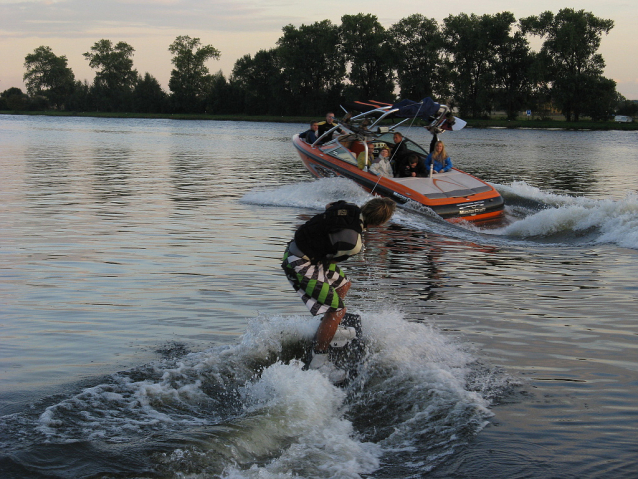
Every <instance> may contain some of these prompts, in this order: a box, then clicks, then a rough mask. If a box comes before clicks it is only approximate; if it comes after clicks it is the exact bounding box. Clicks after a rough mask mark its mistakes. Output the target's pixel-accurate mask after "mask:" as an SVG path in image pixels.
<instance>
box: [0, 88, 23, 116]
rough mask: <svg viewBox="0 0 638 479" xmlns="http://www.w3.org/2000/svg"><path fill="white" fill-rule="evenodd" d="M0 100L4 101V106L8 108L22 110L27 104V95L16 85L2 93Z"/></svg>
mask: <svg viewBox="0 0 638 479" xmlns="http://www.w3.org/2000/svg"><path fill="white" fill-rule="evenodd" d="M0 100H2V102H3V103H4V105H3V106H6V108H3V109H6V110H13V111H20V110H24V109H25V108H26V106H27V96H26V95H25V94H24V93H22V90H20V89H19V88H16V87H11V88H9V89H8V90H5V91H3V92H2V93H0Z"/></svg>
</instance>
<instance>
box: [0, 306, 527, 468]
mask: <svg viewBox="0 0 638 479" xmlns="http://www.w3.org/2000/svg"><path fill="white" fill-rule="evenodd" d="M359 314H361V316H362V323H363V334H364V337H365V339H366V342H367V351H366V354H365V357H364V359H363V360H362V362H361V365H360V367H359V371H358V375H357V376H356V378H355V379H353V380H352V381H351V382H350V383H349V384H348V385H347V386H345V387H343V388H338V387H335V386H333V385H332V384H330V383H329V382H328V380H327V379H325V378H324V377H323V376H321V375H320V374H319V373H318V372H316V371H304V370H302V368H301V363H300V361H299V360H298V359H299V350H300V344H301V343H303V342H304V341H308V340H309V338H311V337H312V334H313V333H314V330H315V328H316V326H317V324H316V322H315V320H313V319H311V318H309V317H307V316H301V315H300V316H294V315H291V316H264V315H262V316H259V317H256V318H254V319H252V320H251V321H250V324H249V327H248V330H247V332H246V333H245V334H244V336H243V337H242V339H241V341H239V342H238V343H237V344H235V345H231V346H223V347H215V348H211V349H209V350H206V351H203V352H199V353H191V354H187V355H185V356H183V357H180V358H174V359H165V360H162V361H158V362H156V363H152V364H149V365H146V366H144V367H140V368H136V369H133V370H129V371H124V372H121V373H118V374H115V375H113V376H111V377H109V378H107V379H106V380H102V381H101V382H100V383H99V384H95V385H93V386H91V387H86V388H84V389H82V390H80V391H78V392H77V393H76V394H73V395H71V396H70V397H66V398H48V399H47V400H46V401H45V403H48V405H47V404H42V405H34V406H33V407H32V408H31V410H30V411H28V412H24V413H19V414H14V415H11V416H5V417H4V418H1V419H0V431H2V432H0V439H1V440H0V446H1V447H0V450H2V451H3V453H2V456H0V465H1V466H2V469H3V470H4V471H17V472H16V473H15V475H14V476H11V475H10V476H8V477H21V476H20V475H23V476H36V475H38V474H39V473H41V474H43V475H46V474H47V473H49V472H50V471H51V470H52V469H53V468H55V469H56V472H57V473H60V474H61V476H60V477H87V476H91V477H93V475H94V474H96V475H100V477H103V475H106V476H109V477H111V476H110V475H116V476H117V477H138V478H142V477H158V476H161V477H168V476H170V477H173V476H175V477H184V476H188V477H224V478H258V477H273V478H274V477H282V478H283V477H293V476H294V477H313V478H320V477H321V478H323V477H340V478H358V477H361V475H362V474H370V473H374V472H375V471H376V473H375V475H376V474H380V475H379V476H378V477H382V476H383V470H384V468H386V467H387V468H388V470H389V471H392V470H395V471H396V468H397V467H399V468H401V469H402V470H403V471H405V474H404V476H403V477H409V476H411V475H418V474H422V473H423V472H424V471H427V470H431V469H432V468H435V467H436V466H437V464H440V463H441V462H442V461H443V460H444V459H445V458H447V457H449V455H451V454H453V453H454V452H455V451H457V450H458V449H459V448H461V447H463V446H464V445H465V444H466V443H467V442H468V441H469V440H470V439H471V438H472V437H474V436H475V435H476V434H477V433H478V432H479V431H480V430H481V429H482V428H484V427H485V425H486V424H487V423H488V418H489V417H490V416H491V413H490V411H489V409H488V408H489V406H490V404H491V403H492V402H493V401H494V400H498V398H500V397H503V396H504V395H506V394H508V392H507V391H510V390H511V389H512V388H513V387H514V386H513V385H514V382H513V381H511V380H510V379H509V378H507V377H506V376H505V375H504V374H502V373H501V372H499V371H495V370H492V369H489V368H487V367H485V366H482V365H481V364H480V363H479V362H478V361H477V360H476V358H475V357H474V356H473V355H472V354H471V352H469V351H467V350H466V348H465V347H464V346H463V345H461V344H457V343H456V342H455V341H454V340H453V339H451V338H450V337H449V336H444V335H443V334H441V333H440V332H438V331H436V330H434V329H433V328H431V327H429V326H427V325H424V324H422V323H411V322H406V321H405V319H404V317H403V315H402V314H401V313H399V312H396V311H380V312H377V313H370V314H366V313H362V312H359ZM54 457H59V458H67V459H66V461H67V463H60V464H55V463H54V462H55V461H54V460H53V459H52V458H54ZM71 457H73V458H74V460H73V461H69V460H68V458H71ZM5 477H7V476H5Z"/></svg>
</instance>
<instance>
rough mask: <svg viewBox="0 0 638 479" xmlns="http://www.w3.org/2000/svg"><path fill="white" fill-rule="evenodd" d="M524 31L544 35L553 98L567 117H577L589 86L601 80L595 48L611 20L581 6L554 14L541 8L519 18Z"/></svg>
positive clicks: (599, 57)
mask: <svg viewBox="0 0 638 479" xmlns="http://www.w3.org/2000/svg"><path fill="white" fill-rule="evenodd" d="M520 24H521V28H522V30H523V32H524V33H530V34H532V35H537V36H540V37H543V38H544V42H543V46H542V48H541V51H540V55H541V58H542V60H543V62H544V66H545V71H546V74H547V77H546V78H547V81H548V83H549V84H551V92H552V99H553V102H554V104H555V105H556V106H558V107H559V108H560V109H561V110H562V112H563V115H564V116H565V118H566V119H567V120H571V119H572V118H573V119H574V120H575V121H578V119H579V117H580V115H581V114H582V113H583V110H584V108H585V105H586V96H587V88H588V86H590V85H592V84H595V83H596V82H597V81H600V78H601V75H602V71H603V68H604V67H605V62H604V60H603V57H602V55H600V54H598V53H597V51H598V49H599V47H600V41H601V36H602V34H603V33H605V34H606V33H609V31H610V30H611V29H612V28H613V26H614V22H613V20H604V19H601V18H597V17H595V16H594V15H593V14H591V13H589V12H585V11H584V10H579V11H575V10H574V9H572V8H564V9H562V10H560V11H559V12H558V14H556V15H554V14H553V13H552V12H544V13H542V14H541V15H539V16H532V17H527V18H523V19H521V20H520Z"/></svg>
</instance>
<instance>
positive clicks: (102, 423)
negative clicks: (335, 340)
mask: <svg viewBox="0 0 638 479" xmlns="http://www.w3.org/2000/svg"><path fill="white" fill-rule="evenodd" d="M303 128H304V125H286V124H264V123H235V122H197V121H192V122H182V121H168V120H166V121H165V120H116V119H86V118H68V119H60V118H56V119H49V118H38V117H19V116H1V117H0V166H1V167H2V173H1V175H2V176H1V189H0V195H1V196H0V205H1V206H0V218H1V220H2V225H3V227H2V229H0V231H1V233H0V252H1V256H0V302H1V306H2V310H1V311H0V477H3V478H24V477H26V478H30V477H33V478H43V477H52V478H53V477H55V478H81V477H93V478H111V477H129V478H158V477H161V478H179V477H188V478H203V477H207V478H209V477H224V478H247V477H248V478H257V477H259V478H287V477H305V478H327V477H334V478H357V477H374V478H407V477H432V478H439V477H440V478H450V477H458V478H470V477H476V478H483V477H495V478H508V479H509V478H516V477H553V478H597V477H614V478H633V477H635V476H636V474H638V460H637V459H636V458H637V457H638V454H637V453H638V441H637V440H636V439H635V438H636V433H637V429H638V406H637V405H636V401H635V397H636V393H637V392H638V352H637V348H638V347H637V346H636V335H637V334H638V327H637V324H638V322H637V319H638V314H637V313H636V297H637V292H638V287H636V284H638V281H637V280H638V268H637V267H636V266H637V251H638V198H637V193H636V189H637V184H638V180H636V178H638V153H637V151H638V150H637V149H636V146H637V145H638V142H637V136H636V133H635V132H565V131H535V130H517V131H509V130H471V129H464V130H462V131H460V132H450V133H446V134H445V135H444V136H443V137H442V139H443V140H444V141H445V142H446V144H447V147H448V150H449V151H450V152H451V153H452V158H453V160H454V162H455V165H456V166H458V167H460V168H462V169H465V170H466V171H468V172H470V173H472V174H475V175H476V176H479V177H480V178H483V179H485V180H487V181H490V182H491V183H493V184H494V185H495V186H496V187H497V189H498V190H499V191H500V192H501V194H502V195H503V196H504V197H505V198H506V201H507V204H508V206H507V216H506V219H505V220H504V221H503V222H501V223H500V224H497V225H492V226H483V227H476V226H473V225H452V224H449V223H446V222H444V221H441V220H438V219H437V218H435V217H433V216H431V215H429V214H428V212H427V211H420V212H415V211H407V210H400V211H399V212H398V213H397V214H396V215H395V218H394V220H393V221H392V223H391V224H390V225H389V226H388V227H387V228H383V229H378V230H373V231H370V232H368V233H366V237H365V242H366V249H365V251H364V252H363V253H362V254H360V255H358V256H357V257H354V258H351V259H350V260H349V261H348V262H347V263H345V264H344V268H345V269H346V271H347V272H348V274H349V276H350V277H351V279H352V280H353V288H352V289H351V292H350V294H349V296H348V300H347V304H348V306H349V308H350V310H351V311H352V312H358V313H359V314H360V315H361V316H362V317H363V324H364V333H365V335H366V338H367V344H368V349H367V354H366V357H365V360H364V361H363V362H362V364H361V366H360V369H359V371H358V373H359V374H358V376H357V377H356V379H355V380H353V381H352V382H351V383H350V384H349V385H348V386H347V387H345V388H335V387H333V386H332V385H330V384H328V383H327V382H326V381H325V380H324V378H322V377H321V376H320V375H318V374H315V373H314V372H312V371H302V370H301V368H300V366H299V363H298V361H297V360H296V358H297V357H298V353H299V347H300V344H303V343H304V342H307V341H308V339H309V338H310V337H311V336H312V334H313V332H314V328H315V327H316V324H317V323H316V320H313V319H311V318H310V317H309V316H308V314H307V311H306V310H305V308H304V306H303V305H302V304H301V302H300V301H299V300H298V298H297V296H296V295H295V293H294V292H293V291H292V289H291V288H290V286H289V284H288V283H287V281H286V280H285V278H284V276H283V274H282V273H281V272H280V269H279V263H280V258H281V254H282V249H283V246H284V245H285V243H286V242H287V241H288V240H289V238H290V237H291V235H292V233H293V231H294V229H295V228H296V227H297V226H298V225H300V224H301V223H302V222H303V221H305V220H306V219H307V218H309V217H310V216H311V215H313V214H315V213H317V212H318V211H320V210H321V209H322V208H323V206H324V205H325V204H326V203H328V202H329V201H332V200H334V199H337V198H344V199H347V200H350V201H354V202H357V203H359V204H361V203H363V202H365V201H366V200H367V198H368V196H367V194H366V193H365V192H364V191H362V190H361V189H359V188H358V187H357V186H355V185H353V184H352V183H349V182H347V181H344V180H339V179H331V180H321V181H314V180H312V179H311V177H310V175H309V174H308V173H307V172H306V171H305V170H304V169H303V167H302V166H301V163H300V161H299V160H298V158H297V156H296V153H295V152H294V149H293V148H292V146H291V144H290V137H291V136H292V134H294V133H296V132H299V131H302V129H303ZM403 131H404V132H405V133H407V134H408V136H411V137H413V138H415V139H417V140H421V141H422V142H423V143H425V144H427V143H428V142H429V139H428V138H427V137H426V135H425V134H424V132H423V131H422V130H410V131H408V129H407V128H406V129H403Z"/></svg>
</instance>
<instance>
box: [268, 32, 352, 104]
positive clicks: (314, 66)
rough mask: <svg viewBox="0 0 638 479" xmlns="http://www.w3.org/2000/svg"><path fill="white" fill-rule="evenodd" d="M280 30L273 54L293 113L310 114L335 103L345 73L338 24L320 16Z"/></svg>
mask: <svg viewBox="0 0 638 479" xmlns="http://www.w3.org/2000/svg"><path fill="white" fill-rule="evenodd" d="M283 32H284V33H283V36H282V37H281V38H280V39H279V40H278V41H277V45H278V48H277V56H278V58H279V60H280V62H281V68H282V74H283V75H284V76H285V77H286V78H287V79H288V83H289V88H290V95H291V96H292V99H293V101H292V103H291V105H293V106H294V107H295V108H296V111H295V112H294V113H295V114H314V113H316V112H317V111H323V109H325V108H326V107H327V105H334V104H337V105H338V104H339V99H340V96H341V92H342V89H343V81H344V78H345V73H346V62H345V58H344V56H343V53H342V51H341V47H340V41H339V27H338V26H336V25H333V24H332V23H331V22H330V21H329V20H324V21H322V22H316V23H313V24H312V25H301V27H299V29H297V28H295V27H294V26H293V25H286V26H285V27H284V28H283ZM328 108H332V107H328Z"/></svg>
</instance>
